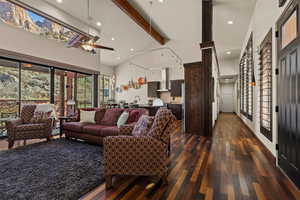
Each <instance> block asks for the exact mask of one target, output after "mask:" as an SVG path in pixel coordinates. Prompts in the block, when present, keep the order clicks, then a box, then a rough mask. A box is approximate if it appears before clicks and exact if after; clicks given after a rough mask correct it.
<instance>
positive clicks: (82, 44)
mask: <svg viewBox="0 0 300 200" xmlns="http://www.w3.org/2000/svg"><path fill="white" fill-rule="evenodd" d="M87 3H88V6H87V7H88V21H89V32H90V25H91V21H92V17H91V15H90V0H88V1H87ZM99 39H100V37H98V36H94V37H88V36H86V35H81V34H78V35H76V36H75V37H74V38H72V39H71V40H70V41H69V42H68V44H67V46H68V47H76V48H81V49H83V50H84V51H88V52H91V53H93V54H96V50H95V49H105V50H109V51H114V48H111V47H106V46H102V45H98V44H96V42H97V41H98V40H99Z"/></svg>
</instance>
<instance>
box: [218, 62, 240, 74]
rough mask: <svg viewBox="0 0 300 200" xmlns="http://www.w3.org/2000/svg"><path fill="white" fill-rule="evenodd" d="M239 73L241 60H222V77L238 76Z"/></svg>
mask: <svg viewBox="0 0 300 200" xmlns="http://www.w3.org/2000/svg"><path fill="white" fill-rule="evenodd" d="M238 73H239V58H230V59H222V60H220V74H221V76H228V75H237V74H238Z"/></svg>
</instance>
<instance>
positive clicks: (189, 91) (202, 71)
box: [184, 62, 212, 136]
mask: <svg viewBox="0 0 300 200" xmlns="http://www.w3.org/2000/svg"><path fill="white" fill-rule="evenodd" d="M184 74H185V119H184V120H185V132H187V133H193V134H198V135H203V136H209V135H210V131H209V129H210V126H212V123H210V112H209V110H210V109H211V106H210V104H211V102H209V101H210V89H209V88H210V84H211V77H210V76H209V72H208V70H207V68H206V67H205V66H203V64H202V62H196V63H189V64H185V65H184Z"/></svg>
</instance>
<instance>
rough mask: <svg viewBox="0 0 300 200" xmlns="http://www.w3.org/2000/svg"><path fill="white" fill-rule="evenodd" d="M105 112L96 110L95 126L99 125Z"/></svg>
mask: <svg viewBox="0 0 300 200" xmlns="http://www.w3.org/2000/svg"><path fill="white" fill-rule="evenodd" d="M105 112H106V109H104V108H101V109H97V110H96V114H95V121H96V124H101V120H102V119H103V117H104V115H105Z"/></svg>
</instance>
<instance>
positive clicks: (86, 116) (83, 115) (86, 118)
mask: <svg viewBox="0 0 300 200" xmlns="http://www.w3.org/2000/svg"><path fill="white" fill-rule="evenodd" d="M95 114H96V111H84V110H80V122H86V123H93V124H95V123H96V122H95Z"/></svg>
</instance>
